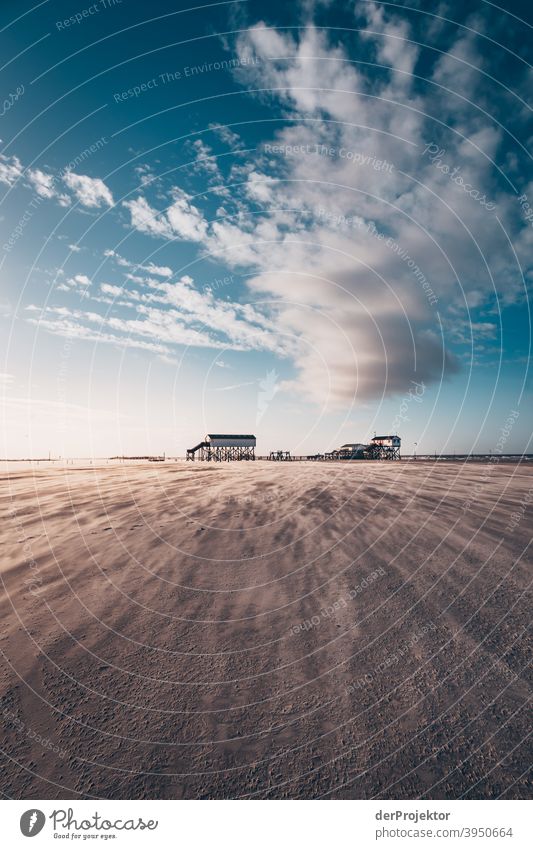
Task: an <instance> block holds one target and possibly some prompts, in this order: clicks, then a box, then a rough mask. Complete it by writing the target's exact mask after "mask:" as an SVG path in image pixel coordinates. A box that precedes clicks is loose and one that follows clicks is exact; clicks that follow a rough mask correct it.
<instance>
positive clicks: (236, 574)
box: [0, 462, 533, 798]
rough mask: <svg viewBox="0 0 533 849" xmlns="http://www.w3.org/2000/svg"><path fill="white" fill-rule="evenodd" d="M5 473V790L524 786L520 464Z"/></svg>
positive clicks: (297, 794) (475, 793)
mask: <svg viewBox="0 0 533 849" xmlns="http://www.w3.org/2000/svg"><path fill="white" fill-rule="evenodd" d="M1 477H2V484H3V486H2V493H3V495H2V499H1V511H2V512H1V516H2V521H1V526H0V527H1V537H2V548H3V552H4V553H3V555H2V578H3V588H2V600H1V614H2V625H3V627H2V637H1V642H0V647H1V649H2V652H3V658H2V663H1V678H0V695H1V710H2V718H3V723H4V744H3V750H4V751H3V755H2V756H1V765H2V767H3V769H4V772H3V776H4V777H3V779H2V787H1V789H2V791H3V793H4V794H6V795H7V796H10V797H15V798H48V797H50V798H52V797H58V798H71V797H72V798H76V797H87V798H90V797H93V796H94V797H122V798H181V797H188V798H205V797H210V798H228V797H229V798H240V797H254V796H255V797H259V798H308V797H317V796H330V797H333V798H372V797H381V798H387V797H390V798H420V797H426V798H457V797H460V796H465V797H468V798H487V797H495V796H499V795H502V796H504V797H506V798H524V797H527V796H530V795H531V790H532V788H531V778H530V776H528V767H529V765H530V763H531V749H530V748H529V747H528V741H527V740H526V736H527V734H528V733H529V731H530V728H529V726H528V722H527V719H528V713H527V701H528V699H529V698H530V697H531V693H532V686H531V679H530V678H529V677H528V674H527V670H526V665H527V663H528V661H530V659H531V645H530V643H528V638H527V634H526V628H527V626H528V624H529V621H530V599H528V596H527V586H528V584H529V581H530V574H531V573H530V569H529V570H528V564H527V550H526V548H527V545H528V543H529V541H530V537H531V531H530V528H531V516H532V512H533V502H531V499H532V494H533V489H532V488H533V468H532V466H531V465H527V464H523V465H521V466H519V465H516V464H500V465H498V464H492V465H482V464H474V463H472V464H469V465H467V466H462V465H460V464H454V463H442V464H437V465H434V464H433V463H429V462H427V463H423V462H418V463H406V462H405V463H404V462H399V463H381V464H380V463H369V462H361V463H357V462H356V463H337V464H333V463H290V464H289V463H266V462H256V463H228V464H221V465H215V464H208V463H206V464H201V463H194V464H192V463H190V464H186V463H165V464H146V465H144V464H140V465H139V464H137V465H126V464H119V465H109V466H105V465H102V466H92V467H91V466H86V467H84V468H76V467H74V466H68V467H64V468H60V467H52V468H47V467H46V465H42V466H40V467H38V468H35V467H34V468H33V469H28V468H17V467H16V466H12V467H9V470H7V471H6V470H4V471H3V472H2V475H1ZM528 493H529V495H528ZM528 498H529V502H531V503H529V502H528V501H527V499H528ZM521 501H522V502H523V504H522V506H520V502H521ZM524 504H525V505H526V506H525V507H524ZM511 514H514V519H511ZM510 522H512V524H513V525H514V526H513V527H512V526H511V525H510Z"/></svg>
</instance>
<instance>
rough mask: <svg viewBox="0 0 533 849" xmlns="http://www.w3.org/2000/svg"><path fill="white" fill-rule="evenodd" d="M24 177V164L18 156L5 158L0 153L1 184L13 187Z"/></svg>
mask: <svg viewBox="0 0 533 849" xmlns="http://www.w3.org/2000/svg"><path fill="white" fill-rule="evenodd" d="M21 175H22V164H21V162H20V159H18V157H16V156H4V155H3V154H1V153H0V183H5V184H6V185H7V186H12V185H13V183H15V182H16V180H18V178H19V177H20V176H21Z"/></svg>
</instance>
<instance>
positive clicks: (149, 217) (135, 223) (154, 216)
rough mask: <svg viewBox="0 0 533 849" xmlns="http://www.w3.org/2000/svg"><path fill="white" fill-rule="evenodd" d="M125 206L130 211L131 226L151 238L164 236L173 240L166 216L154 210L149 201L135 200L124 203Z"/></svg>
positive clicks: (140, 198)
mask: <svg viewBox="0 0 533 849" xmlns="http://www.w3.org/2000/svg"><path fill="white" fill-rule="evenodd" d="M124 206H125V207H126V209H129V211H130V215H131V226H132V227H134V228H135V230H139V231H140V232H141V233H147V234H148V235H150V236H163V237H165V238H167V239H171V238H172V236H173V232H172V228H171V226H170V224H169V223H168V221H167V219H166V217H165V216H164V215H160V214H159V213H158V212H157V211H156V210H155V209H152V207H151V206H150V204H149V203H148V201H147V200H146V199H145V198H143V197H138V198H136V199H135V200H130V201H124Z"/></svg>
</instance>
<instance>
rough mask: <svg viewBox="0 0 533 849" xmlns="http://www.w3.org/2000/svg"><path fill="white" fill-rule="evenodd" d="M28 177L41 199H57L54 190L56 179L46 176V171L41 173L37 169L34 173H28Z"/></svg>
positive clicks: (50, 175)
mask: <svg viewBox="0 0 533 849" xmlns="http://www.w3.org/2000/svg"><path fill="white" fill-rule="evenodd" d="M27 177H28V179H29V181H30V183H31V184H32V186H33V188H34V189H35V191H36V192H37V194H38V195H39V196H40V197H42V198H53V197H55V195H56V190H55V188H54V177H53V176H52V174H45V172H44V171H40V170H39V169H38V168H36V169H35V170H33V171H28V173H27Z"/></svg>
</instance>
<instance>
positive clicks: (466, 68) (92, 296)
mask: <svg viewBox="0 0 533 849" xmlns="http://www.w3.org/2000/svg"><path fill="white" fill-rule="evenodd" d="M528 14H529V13H528V9H527V6H526V4H525V3H524V4H520V3H511V4H506V11H504V10H502V9H500V8H498V7H497V6H495V5H494V4H491V3H487V2H483V0H482V2H479V3H473V4H463V3H457V2H449V3H440V4H438V3H437V4H433V3H432V4H428V3H420V2H415V3H412V4H411V8H405V7H403V6H401V5H400V4H398V5H396V4H394V3H377V2H376V3H375V2H368V1H367V0H358V2H353V3H345V2H343V3H335V2H312V0H308V2H302V3H299V4H298V3H295V4H286V3H285V4H281V3H280V4H276V3H275V4H272V3H268V4H266V3H264V2H263V3H258V2H229V3H217V4H213V5H203V6H199V7H198V8H196V9H195V8H190V9H189V8H188V6H187V4H185V3H183V4H182V5H181V10H180V4H177V3H164V2H157V0H156V2H152V3H151V4H149V6H148V7H147V6H146V5H145V4H139V3H134V2H133V0H122V2H121V3H118V2H112V0H105V2H104V0H100V2H97V3H93V4H91V3H84V2H83V0H82V2H80V3H77V2H68V3H67V2H53V0H49V2H43V3H40V4H34V5H33V6H32V4H28V3H20V2H16V3H15V2H5V3H3V4H2V9H1V12H0V29H1V33H0V37H1V38H2V45H3V56H4V65H3V68H2V75H3V92H4V96H5V101H4V104H3V107H2V110H0V111H2V116H1V133H0V137H1V140H2V141H1V147H0V151H1V153H0V189H1V192H2V200H1V209H0V219H1V220H0V224H1V227H2V239H1V241H0V256H1V278H0V279H1V286H2V288H1V293H0V321H1V328H2V340H3V346H2V364H0V372H1V387H2V410H3V450H2V454H3V455H4V456H21V455H23V456H28V455H34V456H36V455H43V454H47V453H48V451H49V450H51V451H52V453H54V454H61V455H63V456H65V455H77V456H80V455H83V456H87V455H91V454H95V455H108V454H113V453H122V452H124V453H139V452H140V453H145V452H152V451H153V452H159V451H163V450H165V451H166V452H167V453H169V454H175V453H179V454H182V453H184V450H185V448H186V447H188V446H189V445H192V444H195V442H196V441H198V438H200V437H201V436H202V435H203V434H204V433H205V432H207V431H231V432H234V431H242V432H255V433H256V434H257V436H258V444H259V449H260V451H264V452H266V451H269V450H271V449H277V448H283V449H290V450H292V451H293V452H294V453H303V452H308V451H320V450H330V449H331V448H334V447H337V446H338V445H340V444H341V443H344V442H360V441H365V440H367V439H368V438H369V437H371V436H372V434H373V433H374V431H389V430H397V432H398V433H399V434H400V436H402V439H403V445H404V450H405V452H406V453H410V452H411V451H412V450H413V446H414V443H417V445H418V450H419V451H428V452H432V451H434V450H436V451H453V450H455V451H458V452H462V451H468V450H475V451H488V450H489V449H491V448H492V449H494V448H495V446H496V445H497V444H498V439H499V438H500V436H501V429H502V427H504V426H505V422H506V420H507V418H508V416H509V414H510V412H511V411H517V412H518V413H519V415H518V417H515V418H514V419H513V422H514V424H513V427H512V428H511V431H510V433H509V434H508V435H507V436H506V438H505V443H504V449H505V450H506V451H515V452H519V451H524V450H531V448H530V446H529V440H530V436H531V397H532V384H531V379H530V377H529V373H528V368H529V352H530V341H531V340H530V332H531V327H530V307H529V300H528V293H529V291H530V288H531V250H530V248H531V244H532V239H533V231H532V227H533V183H532V181H531V166H530V153H529V151H530V149H531V137H532V136H531V121H530V107H529V105H528V102H529V99H530V98H529V95H530V92H531V79H532V75H531V68H530V65H529V62H530V61H531V56H530V48H529V45H530V44H531V26H530V22H529V18H528ZM500 444H501V443H500Z"/></svg>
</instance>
